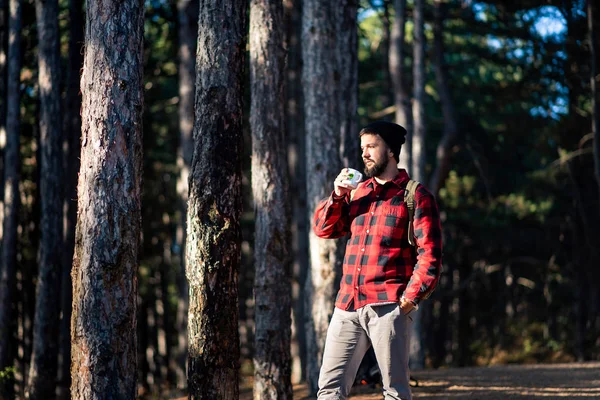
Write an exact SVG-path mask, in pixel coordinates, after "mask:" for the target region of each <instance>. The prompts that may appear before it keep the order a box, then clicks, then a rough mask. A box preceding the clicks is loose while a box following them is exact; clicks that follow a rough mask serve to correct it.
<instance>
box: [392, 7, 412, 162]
mask: <svg viewBox="0 0 600 400" xmlns="http://www.w3.org/2000/svg"><path fill="white" fill-rule="evenodd" d="M394 12H395V17H394V22H393V24H392V34H391V40H390V52H389V69H390V77H391V79H392V85H393V90H394V106H395V109H396V117H395V121H396V123H397V124H399V125H402V126H403V127H405V128H406V131H407V135H406V143H404V145H403V146H402V151H401V152H400V162H399V163H398V166H399V167H400V168H404V169H406V170H407V171H408V172H409V173H410V172H411V168H410V166H411V165H412V131H413V124H412V121H413V119H412V112H411V109H410V107H411V106H410V94H409V91H408V84H407V82H408V79H407V73H406V69H405V68H404V64H405V61H404V46H405V37H406V28H405V27H406V0H394Z"/></svg>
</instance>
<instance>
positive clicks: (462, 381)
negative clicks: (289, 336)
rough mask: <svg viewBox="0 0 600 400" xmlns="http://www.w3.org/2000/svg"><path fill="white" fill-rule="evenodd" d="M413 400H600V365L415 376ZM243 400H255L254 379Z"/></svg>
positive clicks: (356, 394)
mask: <svg viewBox="0 0 600 400" xmlns="http://www.w3.org/2000/svg"><path fill="white" fill-rule="evenodd" d="M412 377H413V378H416V379H417V380H418V386H417V387H413V388H412V393H413V399H418V400H434V399H435V400H443V399H473V400H479V399H481V400H492V399H519V400H521V399H538V400H541V399H544V400H546V399H571V398H577V399H600V362H586V363H569V364H535V365H502V366H500V365H499V366H492V367H472V368H446V369H437V370H423V371H416V372H414V373H412ZM240 389H241V390H240V400H251V399H252V382H251V378H245V379H244V380H243V382H242V385H241V387H240ZM350 398H351V399H352V400H373V399H382V398H383V396H382V394H381V387H375V388H372V387H369V386H355V387H354V389H353V391H352V393H351V396H350ZM294 399H295V400H304V399H306V400H308V399H314V397H310V396H309V395H308V390H307V388H306V385H296V386H295V387H294Z"/></svg>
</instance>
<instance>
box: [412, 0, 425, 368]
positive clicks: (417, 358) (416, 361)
mask: <svg viewBox="0 0 600 400" xmlns="http://www.w3.org/2000/svg"><path fill="white" fill-rule="evenodd" d="M424 7H425V0H415V10H414V32H413V34H414V37H413V41H414V43H413V46H414V48H413V83H414V87H413V94H414V100H413V120H414V131H413V140H412V171H411V176H412V178H413V179H414V180H417V181H419V182H425V133H426V127H425V34H424ZM424 311H425V310H421V311H420V312H417V313H415V315H414V316H413V324H412V329H411V343H410V363H411V368H415V369H422V368H424V367H425V352H424V348H423V340H422V339H423V338H422V320H423V313H424Z"/></svg>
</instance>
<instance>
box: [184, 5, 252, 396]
mask: <svg viewBox="0 0 600 400" xmlns="http://www.w3.org/2000/svg"><path fill="white" fill-rule="evenodd" d="M247 5H248V3H247V1H246V0H227V1H224V2H219V3H217V4H215V3H214V2H212V1H208V0H201V1H200V12H199V22H198V43H199V46H198V52H197V56H196V99H195V115H196V116H195V120H194V157H193V159H192V166H191V169H190V180H189V183H190V190H189V201H188V214H187V215H188V218H187V228H188V231H187V241H186V276H187V279H188V285H189V288H190V308H189V312H188V340H189V347H188V390H189V396H190V398H194V399H211V400H212V399H215V400H219V399H223V400H225V399H236V398H237V397H238V395H239V388H238V385H237V382H238V375H239V374H238V363H239V355H240V350H239V335H238V314H239V312H238V273H239V267H240V262H241V230H240V216H241V207H242V195H241V175H242V174H241V154H242V124H243V107H242V100H243V93H244V92H243V87H242V82H243V78H244V62H245V51H246V41H245V38H246V27H247V18H246V17H247Z"/></svg>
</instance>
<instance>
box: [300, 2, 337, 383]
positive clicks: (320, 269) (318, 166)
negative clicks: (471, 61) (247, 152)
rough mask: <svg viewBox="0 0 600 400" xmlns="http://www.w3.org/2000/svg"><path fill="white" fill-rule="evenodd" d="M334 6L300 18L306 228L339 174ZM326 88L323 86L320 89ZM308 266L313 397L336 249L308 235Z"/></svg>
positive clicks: (317, 6)
mask: <svg viewBox="0 0 600 400" xmlns="http://www.w3.org/2000/svg"><path fill="white" fill-rule="evenodd" d="M336 6H337V3H336V4H334V3H330V2H323V1H320V0H306V1H305V2H304V5H303V16H302V55H303V60H304V65H303V71H302V82H303V87H304V112H305V129H306V176H307V187H306V190H307V196H306V197H307V211H308V215H307V219H308V221H309V223H310V221H312V216H313V214H314V211H315V209H316V207H317V205H318V203H319V201H320V200H321V199H323V198H324V197H326V196H328V195H329V194H330V193H331V191H332V189H333V186H332V185H333V181H334V179H335V177H336V176H337V174H339V172H340V169H341V162H340V156H339V147H340V135H339V121H338V119H337V113H338V109H337V100H338V99H337V97H336V94H337V91H336V85H335V84H332V83H334V82H335V81H336V77H335V74H334V73H335V68H336V62H337V56H336V43H335V32H336V24H335V19H334V18H335V15H336ZM324 82H328V84H324ZM309 243H310V266H309V270H308V271H307V277H306V283H305V291H304V297H305V305H306V306H305V307H306V308H305V313H306V318H305V319H306V328H305V329H306V335H307V338H306V347H307V358H306V361H307V380H308V385H309V390H310V392H311V393H316V391H317V381H318V375H319V367H320V365H321V358H322V355H323V348H324V345H325V336H326V334H327V327H328V326H329V319H330V317H331V314H332V313H333V305H334V302H333V300H334V296H335V289H336V283H337V279H336V275H337V274H336V270H337V269H341V262H342V257H343V256H342V254H341V253H342V246H341V243H340V242H339V241H336V240H321V239H319V238H317V236H316V235H315V234H314V233H313V232H312V230H311V231H310V233H309Z"/></svg>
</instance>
